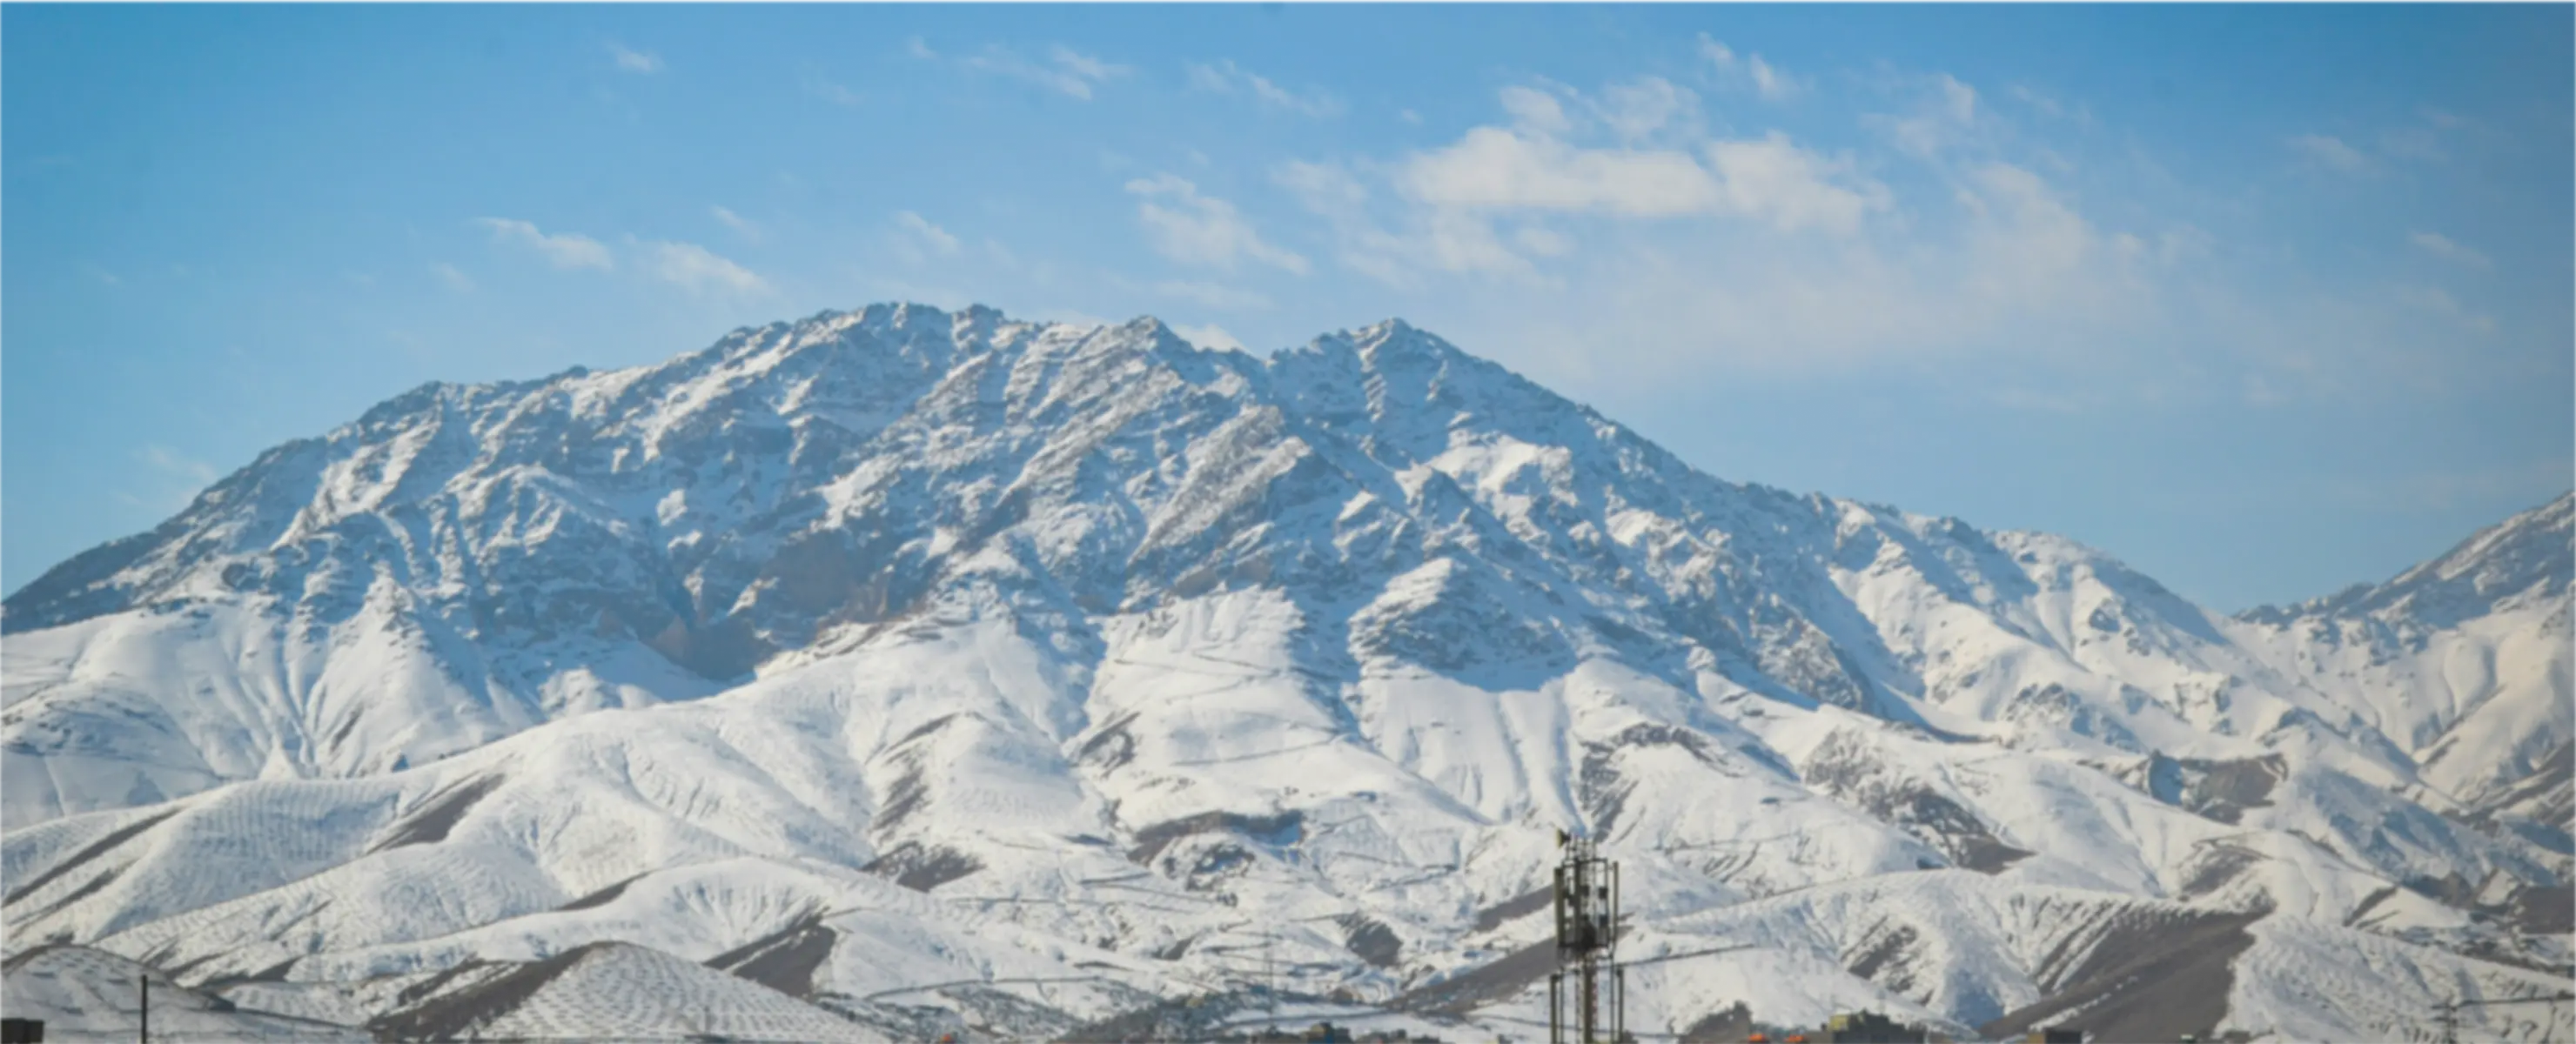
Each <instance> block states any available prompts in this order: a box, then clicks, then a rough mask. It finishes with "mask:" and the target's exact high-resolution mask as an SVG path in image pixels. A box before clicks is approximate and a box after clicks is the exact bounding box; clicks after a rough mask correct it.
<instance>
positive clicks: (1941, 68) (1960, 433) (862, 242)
mask: <svg viewBox="0 0 2576 1044" xmlns="http://www.w3.org/2000/svg"><path fill="white" fill-rule="evenodd" d="M2570 11H2571V9H2570V8H2569V7H2568V6H2565V5H2557V6H2537V5H2533V6H2513V7H2471V6H2447V5H2445V6H2437V7H2418V6H2393V5H2389V6H2369V7H2343V6H2323V5H2301V6H2295V7H2239V6H2219V7H2197V6H2195V7H2179V6H2165V5H2147V6H2124V7H2075V6H2047V5H2042V6H2026V5H2013V6H2009V7H1941V6H1929V5H1925V6H1911V5H1909V6H1902V7H1841V6H1807V5H1798V6H1784V7H1769V6H1763V7H1752V6H1717V7H1701V6H1680V5H1656V6H1590V7H1556V6H1535V5H1527V6H1509V7H1466V6H1413V7H1363V6H1355V5H1347V6H1346V5H1331V6H1296V5H1286V6H1282V5H1259V6H1253V5H1243V6H1225V7H1177V6H1160V5H1149V6H1128V7H1111V8H1069V7H1022V6H940V7H826V6H819V5H791V6H783V7H779V6H773V7H760V8H745V7H708V6H678V5H652V6H640V7H612V6H604V5H573V6H555V7H515V6H484V5H471V6H462V5H460V6H431V7H415V6H401V7H396V6H378V5H362V6H355V7H321V6H285V7H269V8H228V7H215V6H185V7H134V6H68V7H65V6H48V7H30V6H24V5H12V6H9V7H7V8H6V9H5V10H0V99H5V103H0V104H5V110H0V213H5V221H0V265H5V267H0V503H5V505H6V514H5V526H0V574H5V575H0V586H5V587H6V588H8V589H10V590H15V589H16V588H17V587H19V586H21V585H23V584H25V583H26V582H28V581H29V580H32V579H34V578H35V577H36V576H37V575H38V574H39V573H40V572H42V570H43V569H45V568H47V567H49V566H50V565H52V564H54V563H55V562H58V561H60V560H61V559H63V558H65V557H67V556H69V555H71V554H73V553H76V552H78V551H80V550H82V549H84V548H86V547H89V546H92V545H95V544H97V543H100V542H102V541H105V540H108V539H112V538H114V537H117V536H120V535H123V534H127V533H132V532H136V531H140V530H143V529H147V528H149V527H151V526H152V525H154V524H155V523H157V522H158V521H159V520H160V519H162V518H164V517H167V516H168V515H169V514H170V513H171V512H173V511H175V510H176V509H177V508H178V507H180V506H182V505H183V504H184V503H185V502H186V500H187V498H188V497H189V496H190V495H191V494H192V493H193V492H194V491H195V490H196V489H198V488H200V487H202V486H203V485H204V484H205V483H207V482H209V481H211V480H212V479H214V478H215V477H217V476H219V475H220V474H222V473H224V472H227V471H229V470H231V469H234V468H237V467H240V466H242V465H243V464H245V463H247V462H249V461H250V459H251V458H252V457H253V456H254V455H255V454H257V453H258V452H259V451H260V450H262V449H264V448H266V447H268V446H271V445H274V444H276V443H279V442H282V441H284V440H287V439H290V438H296V437H301V436H309V435H315V434H319V433H321V432H324V431H326V430H328V429H330V428H331V427H333V426H334V425H337V424H339V423H342V422H344V421H348V420H351V419H354V418H355V417H356V416H358V414H359V413H361V412H362V411H363V410H364V409H365V408H366V407H367V406H368V405H370V404H372V403H374V402H376V401H378V400H381V399H384V398H386V397H389V396H391V395H394V394H396V393H398V392H400V391H402V390H404V389H406V388H409V387H412V386H414V385H417V384H419V383H421V382H423V381H429V380H453V381H487V380H496V379H505V378H522V377H532V376H538V375H542V374H546V373H551V372H554V371H558V370H561V369H563V368H565V367H568V366H572V365H575V364H581V365H587V366H591V367H595V368H596V367H610V366H622V365H632V364H638V363H645V362H652V361H657V360H660V359H663V358H666V357H668V356H671V355H674V354H677V353H680V352H683V351H688V350H692V349H695V348H699V347H703V346H704V345H706V344H707V343H709V342H711V341H712V340H713V339H714V338H715V337H717V336H718V335H720V334H722V333H723V332H724V331H725V330H727V329H730V328H732V327H734V326H737V325H743V324H751V323H758V322H765V321H768V320H772V319H780V318H790V317H796V316H803V315H809V314H812V313H814V312H816V311H820V310H823V309H826V308H848V307H855V306H859V305H862V304H865V303H868V302H872V301H882V300H897V299H906V300H920V301H927V302H930V303H934V304H939V305H943V306H955V305H960V304H964V303H967V302H970V301H981V302H985V303H989V304H992V305H995V306H997V307H1000V308H1002V309H1004V310H1005V311H1008V312H1011V313H1013V314H1015V315H1023V316H1032V317H1052V318H1067V319H1123V318H1127V317H1130V316H1134V315H1138V314H1153V315H1157V316H1161V317H1163V318H1164V319H1166V320H1167V321H1169V322H1171V323H1173V324H1174V325H1175V326H1177V327H1180V328H1183V329H1185V330H1187V331H1190V332H1191V334H1192V336H1194V337H1197V338H1199V339H1201V340H1203V341H1205V342H1209V343H1220V344H1221V343H1229V342H1231V343H1240V344H1242V345H1245V346H1247V347H1248V348H1249V349H1250V350H1253V351H1256V352H1265V353H1266V352H1268V351H1270V350H1273V349H1276V348H1279V347H1282V346H1285V345H1289V344H1293V343H1299V342H1302V341H1304V340H1306V339H1308V338H1311V337H1312V336H1314V335H1315V334H1317V333H1320V332H1322V331H1325V330H1328V329H1339V328H1345V327H1350V326H1357V325H1362V324H1365V323H1369V322H1374V321H1376V320H1378V319H1381V318H1385V317H1387V316H1403V317H1405V318H1406V319H1408V320H1411V321H1412V322H1414V323H1415V324H1417V325H1420V326H1423V327H1425V328H1427V329H1430V330H1433V331H1435V332H1438V333H1440V334H1442V335H1444V336H1446V337H1448V338H1449V339H1450V340H1452V341H1454V342H1456V343H1457V344H1459V345H1460V346H1462V347H1464V348H1466V349H1468V350H1470V351H1474V352H1477V353H1479V354H1482V355H1486V356H1488V357H1491V358H1494V359H1497V360H1499V361H1501V362H1504V363H1505V364H1507V365H1510V366H1512V367H1514V368H1516V369H1518V370H1520V371H1521V372H1523V373H1525V374H1527V375H1529V376H1531V377H1533V378H1535V379H1537V380H1540V381H1542V382H1544V383H1547V384H1549V385H1550V386H1552V387H1555V388H1556V389H1557V390H1559V391H1561V392H1563V393H1565V394H1567V395H1569V396H1571V397H1573V398H1576V399H1578V400H1581V401H1584V402H1587V403H1589V404H1591V405H1593V406H1595V407H1596V408H1599V409H1601V410H1602V411H1603V412H1605V413H1607V414H1609V415H1610V416H1612V417H1614V418H1616V419H1619V420H1621V421H1623V422H1625V423H1628V424H1630V425H1631V426H1633V427H1635V428H1637V429H1638V430H1640V431H1642V432H1643V433H1645V434H1646V435H1648V436H1649V437H1652V438H1654V439H1656V440H1658V441H1660V442H1662V443H1663V444H1664V445H1666V446H1668V447H1670V448H1671V449H1672V450H1674V451H1675V452H1676V453H1679V454H1680V455H1681V456H1682V457H1683V458H1685V459H1687V460H1689V461H1691V462H1693V463H1695V464H1697V465H1699V466H1700V467H1702V468H1704V469H1706V470H1708V471H1710V472H1712V473H1714V474H1716V475H1719V476H1722V477H1725V478H1729V479H1734V480H1740V481H1758V482H1764V483H1769V484H1773V485H1778V486H1783V487H1786V488H1789V489H1792V490H1798V491H1809V490H1815V491H1822V492H1826V493H1831V494H1835V495H1840V496H1849V497H1856V498H1860V499H1864V500H1869V501H1874V502H1885V503H1892V504H1895V505H1897V506H1900V507H1903V508H1906V509H1908V510H1912V511H1919V512H1926V513H1935V514H1953V515H1957V516H1960V517H1962V518H1965V519H1967V520H1968V521H1970V522H1972V523H1975V524H1977V525H1980V526H1986V527H2006V528H2030V529H2044V530H2051V531H2055V532H2060V533H2064V534H2067V535H2070V536H2073V537H2075V538H2077V539H2080V540H2083V541H2085V542H2087V543H2090V544H2093V545H2095V546H2097V547H2100V548H2103V549H2105V550H2108V551H2110V552H2111V553H2113V554H2115V555H2118V556H2119V557H2121V558H2123V559H2125V560H2127V561H2128V562H2130V563H2131V564H2133V565H2135V566H2137V567H2139V568H2141V569H2144V570H2146V571H2147V572H2149V573H2151V574H2153V575H2156V576H2158V577H2159V578H2161V579H2163V580H2164V581H2165V582H2167V583H2168V584H2170V585H2172V586H2173V587H2175V588H2176V589H2177V590H2179V591H2181V592H2183V593H2185V594H2186V595H2189V596H2191V597H2194V598H2196V599H2198V600H2200V601H2202V602H2204V603H2205V604H2208V605H2210V606H2212V607H2213V608H2219V609H2223V610H2231V611H2232V610H2235V609H2239V608H2243V607H2245V606H2248V605H2251V604H2256V603H2260V602H2266V601H2279V600H2290V599H2296V598H2302V597H2308V596H2313V595H2318V594H2324V593H2327V592H2329V591H2332V590H2334V589H2336V588H2339V587H2341V586H2343V585H2345V584H2348V583H2352V582H2356V581H2364V580H2377V579H2384V578H2385V577H2387V576H2388V575H2390V574H2392V573H2394V572H2395V571H2397V570H2398V569H2401V568H2403V567H2405V566H2406V565H2409V564H2411V563H2413V562H2415V561H2417V560H2420V559H2423V558H2425V557H2429V556H2431V555H2433V554H2436V553H2439V552H2440V551H2442V550H2443V549H2445V548H2447V547H2448V546H2449V545H2450V544H2452V543H2453V542H2455V541H2457V540H2458V539H2460V538H2462V537H2464V536H2466V535H2467V534H2468V533H2470V532H2471V531H2473V530H2475V529H2476V528H2478V527H2480V526H2482V525H2486V524H2489V523H2492V522H2494V521H2496V520H2499V519H2501V518H2503V517H2504V516H2505V515H2507V514H2509V513H2511V512H2513V511H2516V510H2519V509H2522V508H2525V507H2529V506H2532V505H2534V504H2537V503H2539V502H2541V501H2543V500H2546V499H2547V498H2549V497H2551V496H2553V495H2555V494H2557V493H2559V492H2562V491H2564V490H2565V489H2567V488H2568V486H2569V485H2570V483H2571V473H2576V462H2571V442H2576V320H2571V312H2576V301H2571V291H2570V287H2571V280H2576V271H2571V252H2576V239H2571V236H2576V232H2571V220H2576V215H2571V202H2570V201H2571V195H2576V172H2571V154H2572V153H2576V139H2572V138H2571V136H2572V135H2576V114H2571V111H2570V108H2571V107H2570V100H2569V99H2570V88H2571V76H2576V74H2571V61H2570V38H2571V28H2576V26H2571V14H2570Z"/></svg>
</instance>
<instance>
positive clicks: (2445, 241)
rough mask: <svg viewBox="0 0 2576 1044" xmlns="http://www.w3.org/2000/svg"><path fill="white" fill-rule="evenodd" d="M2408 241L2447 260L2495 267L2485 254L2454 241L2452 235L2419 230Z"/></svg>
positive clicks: (2469, 264) (2476, 266) (2476, 265)
mask: <svg viewBox="0 0 2576 1044" xmlns="http://www.w3.org/2000/svg"><path fill="white" fill-rule="evenodd" d="M2406 241H2407V242H2410V243H2413V244H2415V245H2416V246H2417V247H2420V248H2422V249H2423V250H2424V251H2425V252H2426V253H2429V254H2431V255H2433V256H2434V257H2438V258H2441V259H2443V260H2445V261H2456V262H2458V263H2460V264H2463V265H2467V266H2469V267H2470V268H2476V269H2489V268H2494V267H2495V262H2493V261H2490V260H2487V256H2486V255H2485V254H2481V253H2479V252H2477V251H2475V250H2471V249H2469V248H2468V247H2465V246H2461V245H2460V244H2458V243H2456V242H2453V241H2452V240H2451V237H2449V236H2445V235H2443V234H2441V233H2439V232H2417V233H2415V234H2414V235H2411V236H2408V237H2406Z"/></svg>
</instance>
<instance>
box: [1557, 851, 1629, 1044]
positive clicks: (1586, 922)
mask: <svg viewBox="0 0 2576 1044" xmlns="http://www.w3.org/2000/svg"><path fill="white" fill-rule="evenodd" d="M1556 844H1557V847H1558V848H1562V849H1564V850H1565V859H1564V861H1562V862H1559V863H1558V864H1557V865H1556V970H1555V971H1554V972H1551V973H1549V974H1548V977H1547V1039H1548V1044H1618V1042H1620V1041H1621V1040H1623V1039H1625V1037H1626V1036H1627V1033H1626V1028H1627V1011H1626V1009H1627V996H1626V994H1627V976H1626V975H1625V974H1624V973H1623V970H1622V969H1620V968H1618V967H1617V966H1615V965H1613V964H1612V963H1611V961H1612V958H1613V957H1614V955H1615V954H1616V952H1617V948H1618V945H1619V864H1617V863H1615V862H1612V861H1610V860H1608V859H1603V858H1601V853H1600V850H1599V849H1598V847H1596V846H1595V845H1594V843H1593V841H1592V839H1591V838H1588V837H1575V836H1573V835H1570V834H1567V833H1566V832H1565V830H1564V829H1563V828H1558V830H1557V832H1556ZM1605 968H1607V969H1608V970H1609V971H1610V976H1609V982H1608V984H1607V985H1608V987H1609V988H1608V990H1607V991H1606V995H1605V991H1604V990H1603V988H1602V987H1603V985H1604V984H1603V982H1602V974H1601V973H1602V971H1603V969H1605ZM1568 985H1571V986H1572V987H1573V996H1572V997H1568V996H1567V995H1566V989H1567V986H1568ZM1569 1000H1570V1001H1571V1002H1572V1003H1571V1004H1569V1003H1568V1001H1569ZM1569 1009H1570V1010H1569ZM1605 1015H1606V1016H1607V1018H1606V1019H1605V1018H1604V1016H1605ZM1569 1019H1571V1022H1572V1024H1571V1025H1568V1020H1569ZM1568 1030H1571V1031H1572V1035H1571V1036H1569V1035H1568V1033H1567V1031H1568ZM1605 1031H1606V1032H1605Z"/></svg>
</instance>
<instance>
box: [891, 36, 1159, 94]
mask: <svg viewBox="0 0 2576 1044" xmlns="http://www.w3.org/2000/svg"><path fill="white" fill-rule="evenodd" d="M913 42H914V43H915V44H919V43H920V41H919V39H918V38H916V39H915V40H914V41H913ZM914 53H915V54H916V55H918V56H920V57H924V58H935V57H937V55H936V54H934V53H932V52H931V51H930V49H929V48H928V47H927V46H920V47H917V48H916V49H915V51H914ZM1047 57H1048V61H1047V62H1045V63H1043V64H1042V63H1038V62H1032V61H1029V60H1028V59H1025V58H1022V57H1020V56H1019V55H1018V54H1017V53H1014V52H1013V51H1011V49H1009V48H1007V47H1003V46H1001V45H999V44H995V45H993V46H991V47H987V48H985V49H984V53H982V54H978V55H974V56H972V57H968V58H963V59H959V64H960V65H962V66H964V67H966V68H968V69H972V70H974V71H976V72H985V73H992V74H994V75H996V76H1007V77H1010V78H1012V79H1015V80H1025V81H1027V82H1029V83H1034V84H1036V85H1038V86H1040V87H1044V88H1046V89H1048V90H1051V91H1054V92H1056V93H1058V94H1062V95H1064V96H1066V97H1069V98H1079V99H1082V100H1083V101H1090V100H1091V89H1092V87H1093V86H1095V85H1097V84H1101V83H1105V82H1107V81H1109V80H1113V79H1117V78H1118V77H1121V76H1125V75H1127V74H1128V73H1129V72H1130V71H1131V70H1129V69H1128V68H1127V67H1126V66H1124V65H1112V64H1110V63H1108V62H1104V61H1101V60H1100V59H1098V58H1094V57H1092V56H1090V55H1087V54H1083V53H1081V52H1079V51H1076V50H1074V49H1072V48H1070V47H1066V46H1064V45H1062V44H1058V45H1056V46H1055V47H1053V48H1051V49H1050V50H1049V51H1048V52H1047Z"/></svg>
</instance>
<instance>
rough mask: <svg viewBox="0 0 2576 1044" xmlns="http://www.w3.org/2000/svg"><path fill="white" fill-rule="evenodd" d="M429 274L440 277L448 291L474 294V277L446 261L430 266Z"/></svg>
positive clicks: (439, 279)
mask: <svg viewBox="0 0 2576 1044" xmlns="http://www.w3.org/2000/svg"><path fill="white" fill-rule="evenodd" d="M429 274H431V275H433V276H436V277H438V281H439V282H440V283H442V284H445V285H446V287H447V288H448V289H450V290H454V291H456V292H457V293H460V294H470V293H473V292H474V277H472V276H469V275H466V274H465V273H464V272H463V271H460V270H459V269H458V268H457V267H456V266H455V265H451V264H448V263H447V262H445V261H441V262H438V263H437V264H434V265H431V266H429ZM370 282H372V280H370Z"/></svg>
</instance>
